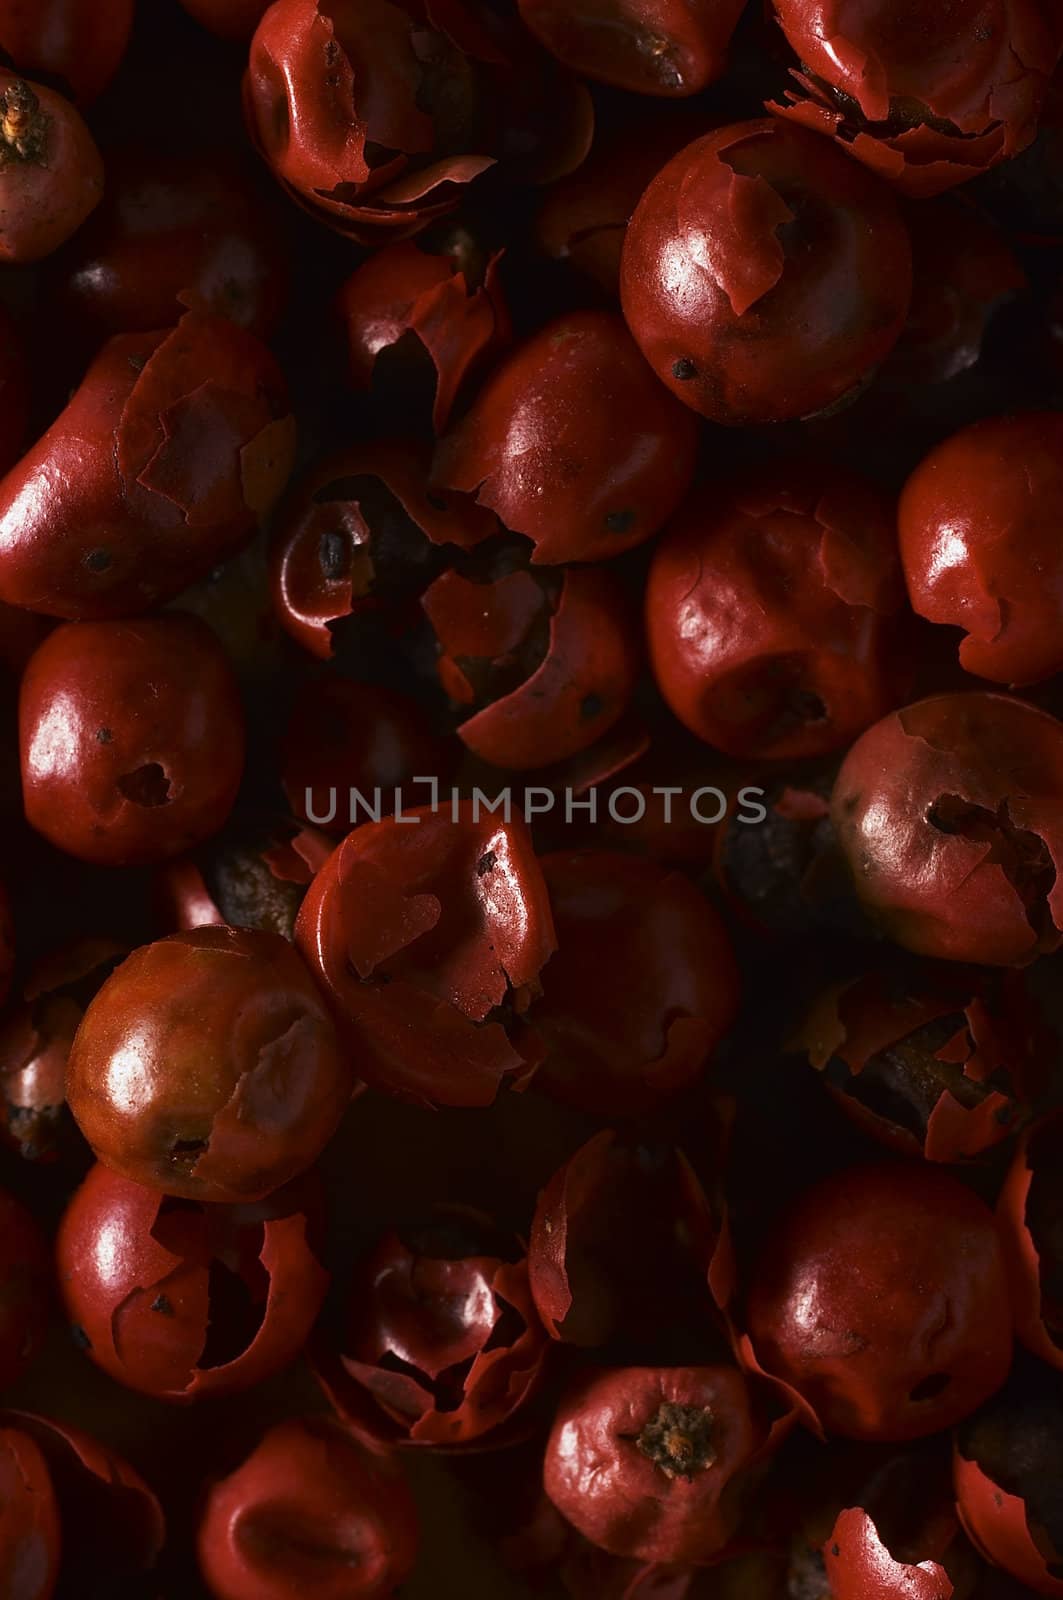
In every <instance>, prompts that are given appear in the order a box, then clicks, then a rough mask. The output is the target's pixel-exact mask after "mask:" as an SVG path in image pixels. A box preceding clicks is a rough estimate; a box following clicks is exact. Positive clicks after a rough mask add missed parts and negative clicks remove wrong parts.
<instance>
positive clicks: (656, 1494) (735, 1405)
mask: <svg viewBox="0 0 1063 1600" xmlns="http://www.w3.org/2000/svg"><path fill="white" fill-rule="evenodd" d="M771 1442H773V1441H772V1440H770V1438H769V1432H768V1428H767V1426H766V1424H765V1422H764V1421H763V1420H762V1419H761V1418H760V1417H759V1416H758V1414H757V1411H756V1408H755V1403H754V1399H753V1395H752V1393H751V1391H750V1389H749V1386H748V1384H747V1383H746V1380H745V1379H744V1378H743V1376H742V1374H741V1373H740V1372H739V1371H738V1369H737V1367H727V1366H713V1367H619V1368H614V1369H611V1370H607V1371H604V1372H601V1373H597V1374H594V1375H592V1376H590V1377H588V1378H586V1379H585V1380H583V1382H582V1383H580V1384H578V1385H577V1386H576V1387H575V1389H574V1390H573V1391H572V1392H571V1393H570V1394H569V1395H568V1396H567V1397H566V1398H565V1399H564V1400H562V1402H561V1405H560V1406H559V1407H558V1411H557V1415H556V1417H555V1419H554V1425H553V1429H552V1431H551V1434H550V1438H549V1441H548V1443H547V1446H546V1461H545V1463H544V1468H543V1481H544V1483H545V1486H546V1492H547V1494H548V1495H549V1496H550V1499H551V1500H552V1501H553V1503H554V1505H555V1506H556V1507H557V1508H558V1510H559V1511H560V1512H562V1513H563V1515H564V1516H565V1517H567V1518H568V1520H569V1522H571V1523H572V1525H573V1527H575V1528H577V1529H578V1530H579V1532H580V1533H582V1534H583V1535H584V1536H585V1537H586V1538H588V1539H590V1540H591V1541H592V1543H594V1544H597V1545H601V1546H602V1548H603V1549H604V1550H608V1551H610V1552H611V1553H612V1554H613V1555H618V1556H635V1557H638V1558H639V1559H640V1560H642V1561H664V1562H676V1563H683V1562H691V1563H695V1564H699V1563H704V1562H710V1561H712V1559H713V1558H714V1557H715V1556H717V1555H718V1554H719V1552H720V1551H721V1550H722V1549H723V1548H724V1546H725V1545H726V1544H727V1543H728V1542H729V1540H730V1539H731V1537H732V1535H733V1534H734V1532H735V1527H736V1523H737V1520H738V1515H739V1511H740V1503H741V1501H740V1497H741V1492H742V1490H743V1488H748V1486H749V1482H750V1478H751V1475H752V1469H753V1468H754V1467H755V1466H756V1465H757V1464H758V1461H759V1460H760V1459H761V1457H762V1456H763V1455H764V1454H765V1453H766V1452H767V1449H768V1447H769V1444H770V1443H771Z"/></svg>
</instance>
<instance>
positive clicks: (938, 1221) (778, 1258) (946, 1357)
mask: <svg viewBox="0 0 1063 1600" xmlns="http://www.w3.org/2000/svg"><path fill="white" fill-rule="evenodd" d="M746 1317H747V1325H748V1332H747V1333H746V1334H744V1335H743V1336H742V1339H741V1350H742V1355H743V1359H744V1360H745V1361H746V1362H747V1363H748V1364H749V1365H750V1366H751V1367H752V1369H753V1370H755V1371H763V1372H765V1373H767V1374H768V1375H769V1376H771V1377H774V1378H776V1379H777V1380H779V1381H780V1382H781V1383H782V1384H783V1385H784V1386H785V1388H786V1390H787V1391H788V1392H789V1393H790V1394H791V1395H793V1396H794V1397H795V1398H796V1399H797V1400H798V1401H799V1403H800V1405H801V1407H802V1411H803V1415H804V1417H805V1420H806V1422H807V1423H808V1424H809V1425H810V1426H812V1427H814V1428H816V1429H818V1430H822V1431H826V1432H827V1433H837V1434H841V1435H842V1436H843V1437H845V1438H850V1439H877V1440H889V1441H901V1440H905V1439H917V1438H921V1437H923V1436H924V1435H926V1434H930V1433H935V1432H938V1431H939V1430H941V1429H943V1428H947V1427H950V1426H951V1425H952V1424H953V1423H955V1422H958V1421H960V1420H961V1419H962V1418H963V1417H966V1416H968V1415H969V1414H970V1413H971V1412H972V1411H974V1410H975V1408H976V1407H977V1406H978V1405H980V1404H981V1402H982V1401H983V1400H985V1399H986V1398H988V1396H989V1395H991V1394H993V1392H994V1391H995V1390H996V1389H998V1388H999V1387H1000V1385H1001V1384H1002V1383H1003V1381H1004V1379H1005V1377H1006V1376H1007V1372H1008V1367H1009V1365H1010V1363H1011V1351H1012V1341H1011V1318H1010V1313H1009V1309H1008V1293H1007V1279H1006V1275H1005V1268H1004V1258H1003V1252H1002V1250H1001V1246H1000V1240H999V1237H998V1234H997V1231H996V1227H995V1224H994V1220H993V1214H992V1212H991V1211H989V1209H988V1207H986V1206H985V1205H984V1203H983V1202H982V1201H981V1200H979V1199H978V1198H977V1196H976V1195H974V1194H972V1193H971V1191H970V1190H968V1189H966V1188H964V1187H963V1185H962V1184H960V1183H957V1181H956V1180H955V1179H954V1178H951V1177H949V1176H948V1175H947V1174H946V1173H944V1172H941V1171H938V1170H937V1169H936V1168H932V1167H920V1166H910V1167H909V1166H905V1165H901V1164H886V1163H881V1164H876V1165H871V1166H861V1167H854V1168H851V1169H850V1170H848V1171H845V1172H841V1173H838V1174H836V1175H834V1176H832V1177H829V1178H825V1179H823V1180H822V1181H821V1182H820V1183H818V1184H816V1185H815V1186H814V1187H813V1188H811V1189H810V1190H808V1191H807V1192H806V1193H805V1194H803V1195H802V1196H801V1197H800V1198H799V1199H798V1200H797V1202H796V1203H795V1204H794V1205H793V1206H792V1207H791V1209H790V1210H789V1211H788V1213H787V1214H786V1216H785V1217H783V1218H781V1219H780V1220H779V1223H778V1226H777V1227H776V1230H775V1232H774V1234H773V1235H772V1237H771V1239H770V1240H769V1242H768V1244H767V1246H766V1248H765V1249H764V1250H763V1251H762V1252H761V1255H760V1258H759V1260H758V1261H757V1262H756V1264H755V1265H754V1268H753V1271H752V1277H751V1279H750V1285H749V1292H748V1298H747V1305H746Z"/></svg>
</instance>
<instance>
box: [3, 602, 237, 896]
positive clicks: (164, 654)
mask: <svg viewBox="0 0 1063 1600" xmlns="http://www.w3.org/2000/svg"><path fill="white" fill-rule="evenodd" d="M19 737H20V743H21V751H22V797H23V805H24V806H25V811H26V818H27V820H28V821H29V823H30V824H31V825H32V826H33V827H34V828H36V829H37V831H38V833H42V834H43V835H44V836H45V838H46V839H49V840H51V842H52V843H53V844H55V845H57V846H58V848H59V849H60V850H65V851H66V852H67V853H68V854H69V855H74V856H79V857H80V858H81V859H82V860H83V861H94V862H99V863H101V864H104V865H111V866H118V865H130V864H133V863H146V862H155V861H164V860H166V859H167V858H168V857H171V856H175V855H178V854H180V853H181V852H182V851H185V850H189V849H191V848H193V847H194V846H195V845H197V844H199V843H200V842H201V841H202V840H203V839H207V838H209V837H210V835H211V834H212V833H216V832H217V830H218V829H219V828H220V827H221V825H222V823H223V822H224V821H225V819H226V817H227V816H228V815H229V812H230V811H231V810H232V806H233V802H234V800H235V799H236V793H237V790H238V788H239V785H240V778H241V775H242V773H243V767H244V716H243V708H242V706H241V703H240V693H239V689H238V686H237V683H236V680H235V678H234V676H233V672H232V669H231V667H230V666H229V663H228V661H227V660H226V658H225V655H224V653H223V651H222V649H221V646H220V645H219V644H218V642H217V640H216V639H215V637H214V635H213V634H212V633H211V631H210V629H209V628H208V627H207V626H206V624H205V623H202V622H200V621H199V619H198V618H196V617H190V616H185V615H181V614H179V613H176V612H175V613H172V614H171V615H169V616H164V617H149V618H145V619H144V620H142V621H140V622H85V623H66V624H65V625H64V626H62V627H60V628H57V629H56V630H55V632H54V633H51V634H49V636H48V638H47V639H45V641H44V643H43V644H42V645H41V646H40V647H39V649H38V650H37V651H36V653H35V654H34V655H33V657H32V658H31V660H30V663H29V665H28V666H27V668H26V671H25V674H24V676H23V679H22V688H21V693H20V697H19Z"/></svg>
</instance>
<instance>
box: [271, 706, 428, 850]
mask: <svg viewBox="0 0 1063 1600" xmlns="http://www.w3.org/2000/svg"><path fill="white" fill-rule="evenodd" d="M456 753H457V751H456V746H455V742H454V741H453V740H446V739H443V738H442V737H440V736H438V735H437V734H435V733H434V732H433V730H432V728H431V726H430V724H429V722H428V719H427V717H426V716H425V714H424V712H423V711H422V710H421V708H420V706H419V705H418V704H417V702H416V700H411V699H410V698H409V697H408V696H407V695H401V694H396V693H395V692H394V691H393V690H391V689H386V688H379V687H377V686H375V685H370V684H366V683H353V682H352V681H351V679H349V678H338V677H335V676H332V677H327V678H314V679H312V680H311V681H310V682H309V683H307V684H306V685H305V686H304V687H303V689H302V690H301V691H300V693H299V694H298V696H297V697H296V701H295V704H294V706H293V707H292V714H291V717H290V719H289V722H288V727H287V729H286V731H285V734H284V738H283V740H282V743H281V782H282V783H283V785H284V792H285V794H286V795H287V797H288V804H289V805H290V806H291V808H292V811H293V812H294V813H295V815H296V816H299V817H303V818H305V819H306V820H307V821H310V820H311V818H312V817H313V818H317V819H320V822H321V826H322V827H323V828H325V829H326V831H327V832H329V833H331V834H335V835H338V836H339V837H340V838H342V837H343V836H344V835H345V834H347V833H348V832H349V831H350V827H351V791H352V790H354V792H355V795H356V799H355V807H356V820H360V817H361V814H362V811H363V808H364V807H372V806H374V804H375V803H376V796H377V795H378V794H380V795H383V796H385V797H386V799H387V801H388V802H389V803H394V804H395V805H396V806H398V805H400V804H401V803H402V802H403V801H404V800H405V801H406V802H412V801H413V800H414V799H423V798H424V792H423V790H422V789H419V788H418V787H417V785H416V780H417V779H418V778H421V779H428V778H437V779H439V780H440V781H441V782H443V781H445V780H446V779H447V778H448V777H449V776H450V774H451V772H452V771H453V768H454V766H455V759H456ZM330 813H331V815H330Z"/></svg>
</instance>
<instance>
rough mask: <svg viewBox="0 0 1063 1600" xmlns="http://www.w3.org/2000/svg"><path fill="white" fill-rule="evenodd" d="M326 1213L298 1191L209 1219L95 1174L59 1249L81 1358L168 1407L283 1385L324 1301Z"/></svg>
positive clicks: (66, 1221)
mask: <svg viewBox="0 0 1063 1600" xmlns="http://www.w3.org/2000/svg"><path fill="white" fill-rule="evenodd" d="M303 1187H304V1188H305V1186H303ZM316 1209H317V1202H316V1197H315V1196H314V1195H313V1194H312V1193H304V1192H301V1189H300V1186H299V1185H292V1186H290V1187H289V1188H288V1189H285V1190H282V1191H281V1192H280V1193H278V1194H274V1195H271V1196H270V1197H269V1199H268V1200H266V1201H264V1202H263V1203H262V1204H260V1205H246V1206H217V1205H209V1206H205V1205H200V1204H199V1203H198V1202H196V1201H194V1200H174V1199H169V1198H167V1197H165V1196H163V1195H161V1194H159V1193H158V1191H157V1190H155V1189H145V1188H143V1187H142V1186H141V1185H140V1184H139V1183H131V1182H130V1181H129V1179H128V1178H122V1177H119V1175H118V1174H117V1173H115V1172H110V1171H108V1169H107V1168H106V1167H101V1166H95V1167H93V1168H92V1170H91V1172H90V1173H89V1175H88V1177H87V1178H86V1179H85V1181H84V1183H83V1184H82V1185H81V1187H80V1189H78V1190H77V1192H76V1193H75V1195H74V1196H73V1198H72V1200H71V1201H70V1204H69V1205H68V1207H67V1209H66V1213H65V1215H64V1217H63V1220H62V1222H61V1223H60V1227H59V1232H58V1235H57V1238H56V1252H57V1263H58V1270H59V1283H60V1289H61V1291H62V1296H63V1304H64V1307H65V1310H66V1315H67V1318H68V1319H69V1321H70V1323H71V1325H72V1326H73V1327H74V1329H75V1330H76V1338H77V1343H78V1345H79V1346H80V1347H81V1348H82V1349H83V1350H84V1351H85V1353H86V1354H87V1355H88V1356H89V1357H91V1359H92V1360H93V1361H94V1362H95V1363H96V1364H97V1366H99V1367H102V1369H103V1370H104V1372H107V1373H109V1374H110V1376H111V1377H112V1378H116V1379H117V1380H118V1382H119V1383H124V1384H126V1385H127V1386H128V1387H129V1388H131V1389H137V1390H139V1391H140V1392H141V1393H143V1394H150V1395H155V1396H157V1397H158V1398H159V1399H160V1400H172V1401H188V1400H199V1399H202V1398H204V1397H205V1396H208V1395H220V1394H232V1393H234V1392H235V1391H237V1390H240V1389H250V1388H251V1387H252V1386H253V1385H254V1384H256V1383H261V1382H262V1381H263V1380H264V1379H266V1378H269V1377H272V1375H273V1374H274V1373H275V1372H279V1371H280V1370H281V1369H282V1368H283V1367H285V1366H287V1365H288V1363H289V1362H290V1361H292V1360H293V1358H294V1357H295V1356H296V1355H298V1353H299V1351H300V1350H301V1349H302V1347H303V1345H304V1344H305V1342H306V1339H307V1336H308V1334H309V1333H310V1330H311V1328H312V1327H313V1325H314V1322H315V1321H316V1319H317V1314H318V1312H319V1310H320V1309H321V1303H322V1301H323V1300H324V1297H325V1290H326V1287H327V1285H328V1273H327V1272H326V1271H325V1269H324V1267H323V1266H322V1265H321V1261H320V1259H319V1256H320V1245H319V1243H318V1242H317V1239H316V1235H317V1232H318V1217H317V1215H316Z"/></svg>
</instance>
